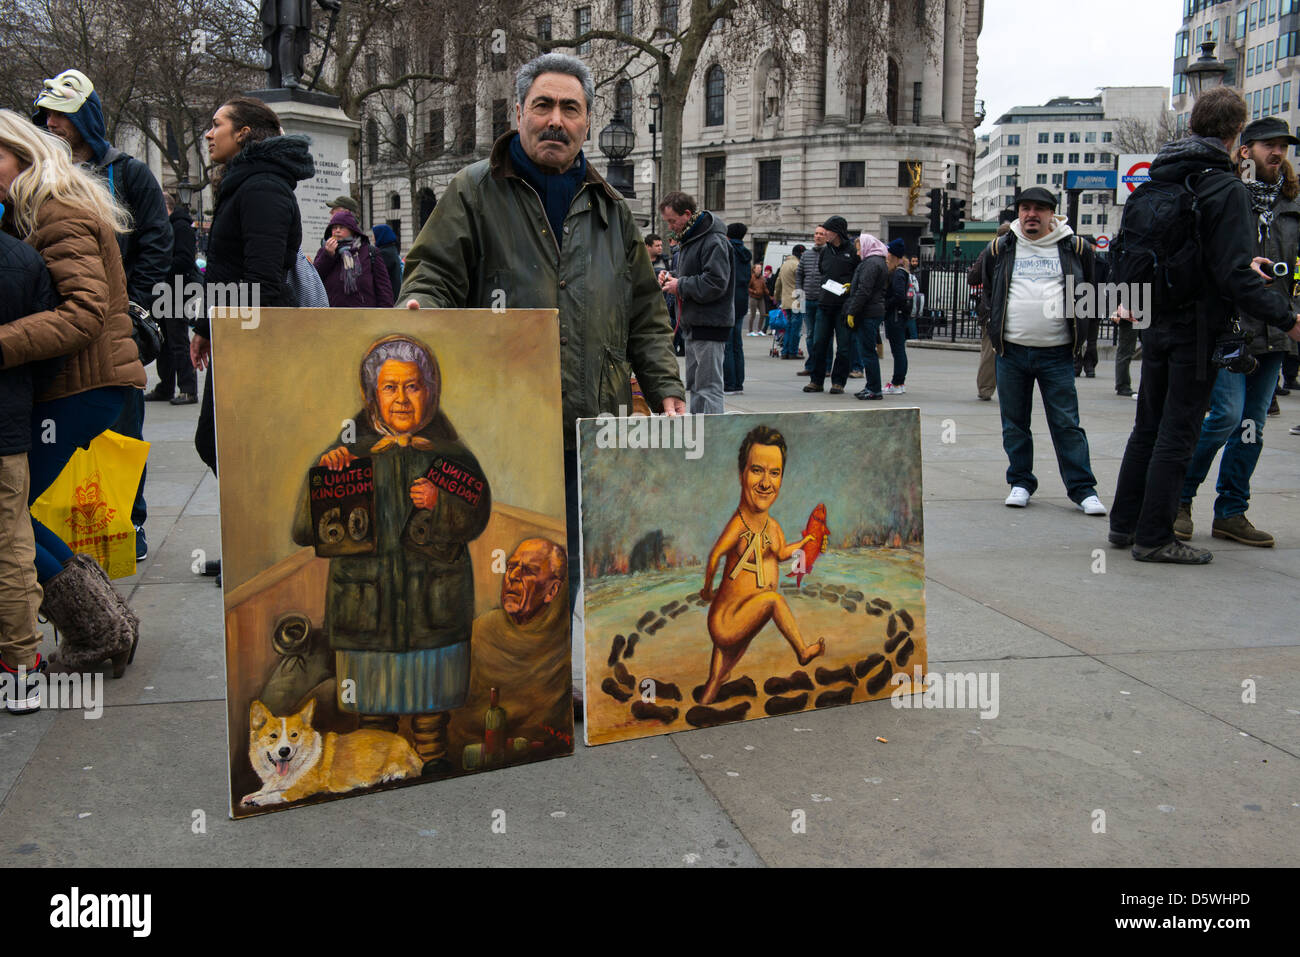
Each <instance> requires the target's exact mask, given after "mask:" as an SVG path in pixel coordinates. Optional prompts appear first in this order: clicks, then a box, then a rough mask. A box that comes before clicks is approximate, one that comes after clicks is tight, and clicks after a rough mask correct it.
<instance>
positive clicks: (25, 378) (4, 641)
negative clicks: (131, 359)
mask: <svg viewBox="0 0 1300 957" xmlns="http://www.w3.org/2000/svg"><path fill="white" fill-rule="evenodd" d="M57 302H58V300H57V299H56V298H55V296H54V288H53V285H52V284H51V282H50V274H49V272H48V271H47V270H46V268H45V262H44V260H42V259H41V256H40V253H38V252H36V250H34V249H32V248H31V247H30V246H28V245H27V244H26V243H24V242H21V241H20V240H17V239H14V238H13V237H12V236H10V235H9V234H8V233H4V232H0V325H3V324H4V323H9V322H13V321H14V320H15V319H21V318H22V317H23V316H27V315H31V314H32V313H34V312H42V311H44V310H46V309H53V308H54V307H55V305H56V304H57ZM59 361H61V360H59ZM48 370H49V364H48V363H36V364H32V365H20V366H15V367H14V368H12V369H0V671H3V672H4V674H3V676H0V677H3V679H4V680H2V681H0V698H3V699H4V700H3V707H4V708H5V710H7V711H9V712H10V713H11V714H27V713H28V712H31V711H36V710H38V709H39V708H40V684H41V680H42V679H41V677H40V676H43V675H44V674H45V662H44V661H42V660H41V655H40V653H39V652H38V651H37V650H36V649H37V648H39V647H40V645H41V635H40V632H39V631H37V630H36V611H37V609H38V608H39V607H40V604H41V586H40V585H39V584H37V581H36V542H35V539H34V537H33V535H32V520H31V516H30V515H29V514H28V511H27V494H28V489H29V486H30V482H31V472H30V471H29V470H28V467H27V453H28V452H29V451H30V450H31V447H32V402H33V397H34V395H35V392H36V390H37V389H38V388H39V387H40V384H39V382H38V381H36V380H37V379H38V378H39V377H40V376H41V373H42V372H44V371H48Z"/></svg>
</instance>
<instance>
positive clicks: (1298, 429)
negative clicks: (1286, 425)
mask: <svg viewBox="0 0 1300 957" xmlns="http://www.w3.org/2000/svg"><path fill="white" fill-rule="evenodd" d="M1291 434H1292V435H1300V425H1293V426H1291Z"/></svg>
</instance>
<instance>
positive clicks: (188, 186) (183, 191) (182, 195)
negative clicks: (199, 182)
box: [176, 180, 207, 253]
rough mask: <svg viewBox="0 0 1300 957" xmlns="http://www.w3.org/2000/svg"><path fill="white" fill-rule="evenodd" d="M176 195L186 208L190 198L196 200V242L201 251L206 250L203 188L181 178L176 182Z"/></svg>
mask: <svg viewBox="0 0 1300 957" xmlns="http://www.w3.org/2000/svg"><path fill="white" fill-rule="evenodd" d="M176 195H177V197H178V198H179V199H180V201H181V205H182V206H184V207H185V208H186V209H189V208H190V200H192V199H197V200H198V215H197V216H195V221H196V222H197V223H198V229H197V231H196V232H197V236H198V239H197V244H198V248H199V250H200V251H201V252H205V253H206V252H207V236H205V235H204V232H203V188H202V187H201V186H195V185H194V184H193V183H191V182H190V181H189V180H182V181H181V182H179V183H177V184H176Z"/></svg>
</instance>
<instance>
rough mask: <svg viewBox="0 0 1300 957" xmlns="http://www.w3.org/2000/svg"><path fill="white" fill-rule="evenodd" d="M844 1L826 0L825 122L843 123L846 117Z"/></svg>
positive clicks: (846, 81) (846, 0)
mask: <svg viewBox="0 0 1300 957" xmlns="http://www.w3.org/2000/svg"><path fill="white" fill-rule="evenodd" d="M847 2H848V0H830V4H829V5H828V10H829V16H828V18H827V20H828V22H827V30H828V32H829V36H827V38H826V116H825V122H826V123H830V124H834V125H837V126H843V125H844V124H845V123H847V122H848V120H849V102H848V88H847V84H848V79H849V78H848V73H847V71H846V70H845V69H844V64H845V62H846V60H847V59H848V53H847V50H848V39H847V37H845V36H844V27H843V24H844V16H845V14H844V10H845V7H846V5H847Z"/></svg>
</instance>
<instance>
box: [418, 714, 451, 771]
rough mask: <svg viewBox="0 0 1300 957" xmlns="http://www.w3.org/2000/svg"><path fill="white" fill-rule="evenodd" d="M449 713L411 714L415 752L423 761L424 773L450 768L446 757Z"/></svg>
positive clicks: (449, 762) (448, 769)
mask: <svg viewBox="0 0 1300 957" xmlns="http://www.w3.org/2000/svg"><path fill="white" fill-rule="evenodd" d="M450 723H451V715H449V714H448V713H447V712H446V711H439V712H436V713H434V714H417V715H412V716H411V735H412V737H414V738H415V741H414V744H415V753H416V754H418V755H419V756H420V760H421V761H423V762H424V773H425V774H443V773H445V772H447V771H450V770H451V761H450V760H448V758H447V725H449V724H450Z"/></svg>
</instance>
